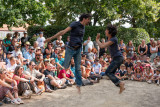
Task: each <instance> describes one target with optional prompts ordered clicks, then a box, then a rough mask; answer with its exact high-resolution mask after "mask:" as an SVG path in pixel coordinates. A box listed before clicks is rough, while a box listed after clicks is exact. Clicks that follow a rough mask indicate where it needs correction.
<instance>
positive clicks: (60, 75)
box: [58, 69, 71, 79]
mask: <svg viewBox="0 0 160 107" xmlns="http://www.w3.org/2000/svg"><path fill="white" fill-rule="evenodd" d="M63 73H64V74H65V75H66V77H68V78H70V77H71V71H70V70H69V74H68V73H66V71H65V70H64V69H62V70H61V71H60V73H59V75H58V78H60V79H62V78H64V77H63V75H62V74H63Z"/></svg>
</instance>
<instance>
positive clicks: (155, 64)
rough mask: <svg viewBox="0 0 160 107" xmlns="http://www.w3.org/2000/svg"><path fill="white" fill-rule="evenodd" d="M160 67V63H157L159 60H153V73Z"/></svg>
mask: <svg viewBox="0 0 160 107" xmlns="http://www.w3.org/2000/svg"><path fill="white" fill-rule="evenodd" d="M158 66H160V63H158V62H157V59H156V58H154V59H153V63H151V67H152V69H153V71H155V70H156V69H157V67H158Z"/></svg>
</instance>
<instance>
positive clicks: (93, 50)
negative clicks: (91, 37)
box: [92, 48, 98, 59]
mask: <svg viewBox="0 0 160 107" xmlns="http://www.w3.org/2000/svg"><path fill="white" fill-rule="evenodd" d="M92 53H93V54H94V56H95V59H96V58H98V56H97V54H98V52H97V49H96V48H93V49H92Z"/></svg>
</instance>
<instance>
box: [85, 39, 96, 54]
mask: <svg viewBox="0 0 160 107" xmlns="http://www.w3.org/2000/svg"><path fill="white" fill-rule="evenodd" d="M87 41H88V40H86V41H84V43H87ZM93 46H94V44H93V42H92V41H89V43H88V44H87V45H85V50H84V52H88V48H91V49H92V48H93Z"/></svg>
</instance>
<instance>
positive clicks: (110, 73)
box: [105, 57, 124, 93]
mask: <svg viewBox="0 0 160 107" xmlns="http://www.w3.org/2000/svg"><path fill="white" fill-rule="evenodd" d="M122 62H123V57H116V58H114V59H113V60H112V62H111V64H110V65H109V67H108V68H107V70H106V72H105V74H106V75H107V76H108V77H109V78H110V80H111V81H112V82H113V83H114V84H115V85H116V86H118V87H120V93H122V91H123V90H124V83H123V82H121V81H120V80H119V79H118V78H117V77H116V76H115V72H116V70H117V68H118V67H120V65H121V64H122Z"/></svg>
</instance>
